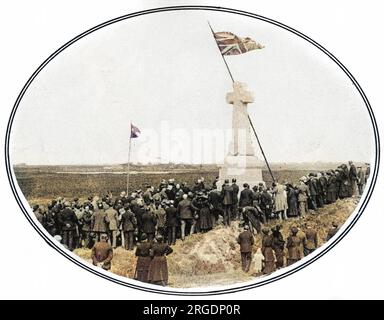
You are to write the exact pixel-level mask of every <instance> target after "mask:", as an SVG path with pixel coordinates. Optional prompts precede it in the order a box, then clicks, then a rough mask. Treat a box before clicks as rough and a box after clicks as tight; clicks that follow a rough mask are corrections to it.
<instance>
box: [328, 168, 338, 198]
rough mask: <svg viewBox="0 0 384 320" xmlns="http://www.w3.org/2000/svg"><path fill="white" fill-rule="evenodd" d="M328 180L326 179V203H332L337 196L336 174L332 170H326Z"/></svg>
mask: <svg viewBox="0 0 384 320" xmlns="http://www.w3.org/2000/svg"><path fill="white" fill-rule="evenodd" d="M327 176H328V181H327V203H328V204H330V203H334V202H335V201H336V199H337V198H336V196H337V181H336V176H335V174H334V173H333V172H332V171H328V172H327Z"/></svg>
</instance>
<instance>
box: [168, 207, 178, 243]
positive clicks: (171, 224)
mask: <svg viewBox="0 0 384 320" xmlns="http://www.w3.org/2000/svg"><path fill="white" fill-rule="evenodd" d="M178 220H179V217H178V213H177V209H176V208H175V207H174V206H173V201H172V200H170V201H169V206H168V207H167V208H166V209H165V225H166V227H167V234H168V237H167V238H168V239H167V240H168V244H172V245H174V244H175V243H176V228H177V226H178V223H179V221H178Z"/></svg>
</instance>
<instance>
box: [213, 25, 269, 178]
mask: <svg viewBox="0 0 384 320" xmlns="http://www.w3.org/2000/svg"><path fill="white" fill-rule="evenodd" d="M207 22H208V26H209V29H211V32H212V35H213V39H214V40H215V42H216V45H217V48H218V49H219V52H220V55H221V57H222V58H223V61H224V63H225V66H226V67H227V70H228V73H229V75H230V77H231V80H232V83H234V82H235V80H234V78H233V76H232V72H231V70H230V69H229V66H228V63H227V60H225V58H224V55H223V54H222V53H221V50H220V46H219V44H218V43H217V41H216V38H215V32H214V31H213V29H212V27H211V24H210V23H209V21H207ZM248 120H249V123H250V124H251V127H252V130H253V133H254V135H255V137H256V140H257V143H258V145H259V148H260V151H261V153H262V155H263V157H264V161H265V163H266V164H267V168H268V171H269V174H270V175H271V177H272V181H273V182H275V177H274V176H273V173H272V170H271V168H270V166H269V163H268V160H267V157H266V156H265V153H264V150H263V147H262V146H261V143H260V140H259V137H258V136H257V133H256V129H255V127H254V126H253V123H252V120H251V117H250V116H249V114H248Z"/></svg>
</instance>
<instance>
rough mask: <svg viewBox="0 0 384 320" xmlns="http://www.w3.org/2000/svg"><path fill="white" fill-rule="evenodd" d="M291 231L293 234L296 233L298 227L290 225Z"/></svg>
mask: <svg viewBox="0 0 384 320" xmlns="http://www.w3.org/2000/svg"><path fill="white" fill-rule="evenodd" d="M291 232H292V234H293V235H295V234H296V233H298V232H299V229H297V228H296V227H292V228H291Z"/></svg>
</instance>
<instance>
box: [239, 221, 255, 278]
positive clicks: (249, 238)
mask: <svg viewBox="0 0 384 320" xmlns="http://www.w3.org/2000/svg"><path fill="white" fill-rule="evenodd" d="M237 243H238V244H239V245H240V253H241V268H242V269H243V271H244V272H248V271H249V268H250V266H251V261H252V246H253V244H254V243H255V240H254V239H253V235H252V232H251V231H249V226H248V225H245V226H244V231H243V232H242V233H240V234H239V237H238V238H237Z"/></svg>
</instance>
